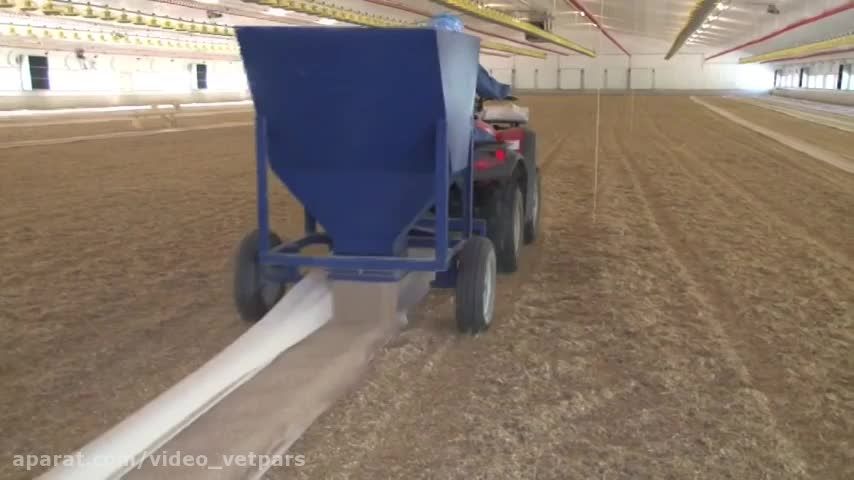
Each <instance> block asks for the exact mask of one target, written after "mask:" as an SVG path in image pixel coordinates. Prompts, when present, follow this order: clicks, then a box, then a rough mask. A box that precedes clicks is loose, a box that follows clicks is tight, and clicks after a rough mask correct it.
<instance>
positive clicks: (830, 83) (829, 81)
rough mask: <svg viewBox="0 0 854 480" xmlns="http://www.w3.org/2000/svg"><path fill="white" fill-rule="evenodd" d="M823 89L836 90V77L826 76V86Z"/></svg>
mask: <svg viewBox="0 0 854 480" xmlns="http://www.w3.org/2000/svg"><path fill="white" fill-rule="evenodd" d="M822 88H836V75H834V74H832V73H828V74H827V75H825V76H824V85H822Z"/></svg>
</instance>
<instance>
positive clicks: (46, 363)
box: [0, 96, 854, 480]
mask: <svg viewBox="0 0 854 480" xmlns="http://www.w3.org/2000/svg"><path fill="white" fill-rule="evenodd" d="M525 101H526V103H527V104H528V105H529V106H531V108H532V115H533V118H534V121H535V126H536V128H537V130H538V132H539V135H540V136H539V138H540V141H541V148H540V155H541V158H540V161H541V162H542V164H543V165H544V173H543V181H544V187H543V188H544V212H543V214H544V218H543V228H542V234H541V237H540V239H539V240H538V243H537V245H536V246H535V247H529V248H527V249H526V252H525V258H524V263H525V266H524V267H523V270H522V271H521V272H520V273H518V274H516V275H514V276H511V277H503V278H502V279H501V282H500V286H499V290H500V291H499V297H498V298H499V302H500V305H499V309H498V317H497V319H496V324H495V325H494V328H493V329H492V330H491V331H490V332H488V333H487V334H485V335H483V336H480V337H477V338H468V337H460V336H457V335H455V334H454V333H453V330H452V322H453V320H452V308H451V303H450V302H451V300H450V297H449V296H448V295H446V294H442V293H438V294H435V295H433V296H432V297H431V298H430V300H429V301H428V302H427V303H426V305H425V306H424V308H422V309H420V311H419V312H417V314H415V315H413V323H414V324H413V326H412V327H411V328H410V329H408V330H407V331H406V332H404V334H403V335H402V336H401V337H400V338H399V339H398V340H396V341H395V342H393V344H391V345H389V346H388V347H387V348H385V349H383V350H382V351H381V352H380V353H379V355H378V357H377V359H376V361H375V362H374V366H373V369H372V372H371V373H370V375H369V376H368V378H366V379H365V382H364V384H363V385H362V386H361V387H360V388H359V389H358V390H357V391H355V392H353V393H352V394H351V395H349V396H348V397H347V398H345V399H344V400H343V401H341V402H339V404H338V405H336V406H335V407H334V408H333V409H332V410H331V411H330V412H328V413H327V414H326V415H324V416H323V417H322V418H321V419H320V420H319V421H318V422H317V423H316V424H315V425H314V426H312V428H311V429H309V431H308V432H307V434H306V435H305V437H304V438H303V439H302V440H300V441H299V442H298V443H297V444H296V445H295V446H294V447H293V448H292V450H291V453H293V454H302V455H305V459H306V465H305V466H301V467H291V468H279V469H276V470H274V471H273V472H271V473H270V475H269V476H270V477H271V478H364V479H375V478H401V479H409V478H490V479H491V478H540V479H549V478H555V479H557V478H573V479H575V478H578V479H589V478H593V479H602V478H605V479H615V478H625V479H637V478H656V479H658V478H674V479H683V478H691V479H694V478H708V479H721V478H733V479H746V478H751V479H752V478H763V479H764V478H768V479H775V480H776V479H786V478H811V479H821V480H824V479H847V478H852V477H854V355H852V351H854V349H853V348H852V345H854V241H852V239H854V217H852V213H851V212H854V176H852V175H848V174H845V173H844V172H840V171H837V170H834V169H833V167H830V166H827V165H825V164H823V163H821V162H818V161H815V160H812V159H810V158H807V157H805V156H803V155H802V154H799V153H797V152H795V151H792V150H789V149H787V148H785V147H782V146H780V145H778V144H777V143H775V142H773V141H770V140H767V139H765V138H763V137H761V136H757V135H755V134H752V133H750V132H745V131H743V130H741V129H740V128H738V127H737V126H736V125H734V124H731V123H729V122H728V121H727V120H725V119H723V118H721V117H719V116H717V115H715V114H713V113H711V112H708V111H707V110H705V109H704V108H703V107H702V106H700V105H697V104H694V103H693V102H691V101H690V100H689V99H688V98H684V97H637V98H635V99H634V100H631V99H630V98H628V97H603V98H602V104H601V111H602V120H601V130H600V149H601V150H600V155H599V156H598V175H597V174H596V172H597V169H595V167H594V166H595V165H596V163H595V157H594V154H593V152H594V138H595V134H594V133H595V132H594V129H595V124H596V122H595V120H594V118H595V117H594V115H595V110H596V98H595V97H590V96H585V97H567V98H563V97H552V96H550V97H542V98H537V97H532V98H528V99H526V100H525ZM252 151H253V148H252V131H251V129H250V128H233V129H227V130H208V131H198V132H186V133H174V134H168V135H162V136H158V137H141V138H127V139H117V140H111V141H98V142H85V143H76V144H69V145H57V146H45V147H28V148H21V149H9V150H6V151H4V152H3V169H4V170H3V175H0V192H2V201H1V202H0V228H2V229H3V232H4V234H3V235H2V236H0V265H2V266H3V267H2V268H3V275H2V276H0V293H2V294H1V295H0V331H2V332H3V337H2V340H0V341H2V349H1V350H0V352H2V353H0V355H2V356H0V388H2V390H0V431H2V432H3V433H4V435H2V436H1V437H0V455H3V457H4V458H3V460H2V463H0V477H2V478H28V477H30V476H31V475H32V472H29V473H28V472H22V471H20V470H18V469H16V468H15V467H13V466H12V464H11V456H12V455H14V454H18V453H48V454H53V453H66V452H70V451H72V450H73V449H74V448H76V447H79V446H81V445H82V444H83V443H85V442H86V441H88V440H90V439H92V438H93V437H94V436H96V435H97V434H98V433H100V432H102V431H103V430H105V429H106V428H108V427H109V426H111V425H112V424H114V423H116V422H117V421H119V420H120V419H121V418H122V417H124V416H125V415H127V414H129V413H131V412H132V411H133V410H135V409H136V408H138V407H140V406H141V405H142V404H144V403H145V402H146V401H147V400H149V399H151V398H152V397H154V396H155V395H156V394H158V393H159V392H161V391H162V390H164V389H165V388H167V387H168V386H169V385H171V384H173V383H174V382H176V381H177V380H179V379H180V378H181V377H183V376H184V375H186V374H187V373H188V372H190V371H191V370H192V369H194V368H195V367H197V366H199V365H200V364H201V363H203V362H204V361H205V360H206V359H208V358H210V357H211V356H213V355H214V354H215V353H216V352H217V351H218V350H220V349H221V348H222V347H224V346H225V345H227V344H228V343H229V342H230V341H232V340H233V339H234V338H235V337H236V336H238V335H239V334H240V332H242V331H243V330H244V328H245V327H244V326H243V325H241V324H240V322H239V321H238V319H237V317H236V315H235V314H234V312H233V308H232V306H231V304H230V285H229V282H230V268H231V265H230V258H231V255H232V253H233V250H234V247H235V245H236V244H237V242H238V241H239V239H240V237H241V236H242V235H243V234H244V233H245V232H246V231H248V230H249V229H250V228H252V226H253V223H254V220H253V219H254V203H253V202H254V183H253V182H254V177H253V168H252V166H253V164H252ZM594 185H595V186H596V188H595V194H594ZM273 208H274V211H275V212H281V213H282V215H281V216H279V217H277V218H276V222H275V223H276V228H277V230H278V231H280V232H281V233H283V234H285V235H293V234H295V233H296V231H297V229H298V227H299V224H300V218H299V217H298V215H297V211H296V209H295V208H294V203H293V202H292V200H290V199H289V198H288V196H287V195H286V194H285V193H284V192H282V191H281V190H277V191H276V195H275V196H274V200H273Z"/></svg>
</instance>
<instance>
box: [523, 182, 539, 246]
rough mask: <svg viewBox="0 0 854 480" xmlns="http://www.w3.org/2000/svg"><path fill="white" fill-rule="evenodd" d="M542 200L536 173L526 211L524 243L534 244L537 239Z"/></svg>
mask: <svg viewBox="0 0 854 480" xmlns="http://www.w3.org/2000/svg"><path fill="white" fill-rule="evenodd" d="M541 200H542V192H541V191H540V174H539V172H537V177H536V178H535V179H534V191H533V192H531V206H530V208H529V209H528V211H529V213H528V217H529V218H528V220H526V221H525V243H526V244H527V243H534V241H535V240H536V239H537V234H538V233H539V230H540V206H541V205H540V201H541Z"/></svg>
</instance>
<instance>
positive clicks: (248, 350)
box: [40, 271, 332, 480]
mask: <svg viewBox="0 0 854 480" xmlns="http://www.w3.org/2000/svg"><path fill="white" fill-rule="evenodd" d="M331 318H332V292H331V288H330V283H329V281H328V280H327V277H326V275H325V274H324V273H323V272H318V271H315V272H312V273H310V274H309V275H308V276H306V277H305V278H304V279H303V280H302V281H300V282H299V283H297V284H296V285H295V286H294V287H293V288H292V289H291V290H290V291H288V293H287V294H286V295H285V297H284V298H283V299H282V300H281V301H280V302H279V303H278V304H276V306H275V307H273V309H272V310H271V311H270V312H269V313H268V314H267V315H266V316H265V317H264V318H262V319H261V320H260V321H259V322H258V323H257V324H255V325H254V326H253V327H252V328H250V329H249V330H248V331H247V332H246V333H244V334H243V335H242V336H241V337H240V338H238V339H237V341H235V342H234V343H232V344H231V345H229V346H228V347H226V348H225V350H223V351H222V352H221V353H220V354H219V355H217V356H216V357H214V358H213V359H211V360H210V361H208V362H207V363H206V364H204V365H203V366H202V367H201V368H199V369H198V370H196V371H195V372H193V373H191V374H190V375H189V376H187V377H186V378H184V379H183V380H181V381H180V382H179V383H177V384H176V385H175V386H173V387H172V388H170V389H169V390H167V391H166V392H164V393H163V394H161V395H160V396H159V397H157V398H155V399H154V400H153V401H151V402H150V403H148V404H147V405H145V406H144V407H142V408H141V409H139V410H137V411H136V412H135V413H133V414H132V415H131V416H130V417H128V418H126V419H125V420H124V421H122V422H121V423H119V424H118V425H116V426H115V427H113V428H112V429H110V430H108V431H107V432H106V433H104V434H103V435H101V436H100V437H98V438H97V439H95V440H94V441H92V442H90V443H89V444H88V445H86V446H84V447H83V448H82V449H80V450H79V451H78V452H76V453H75V454H74V455H73V457H74V458H75V459H76V461H75V462H73V464H72V465H65V464H63V465H60V466H57V467H55V468H54V469H53V470H50V471H48V472H47V473H45V474H44V475H42V476H41V477H40V478H44V479H46V480H49V479H63V480H77V479H79V480H101V479H115V478H120V477H121V476H122V475H124V474H125V473H126V472H128V471H130V470H131V469H132V468H134V467H135V466H136V465H139V464H140V463H141V462H142V461H143V460H144V459H145V458H146V457H147V456H148V455H150V454H154V453H156V450H157V449H158V448H160V447H161V446H163V445H164V444H165V443H166V442H167V441H169V440H170V439H171V438H172V437H174V436H175V435H176V434H177V433H178V432H180V431H181V430H182V429H183V428H185V427H186V426H187V425H189V424H190V423H192V422H193V421H194V420H195V419H196V418H198V417H199V416H201V415H202V414H203V413H205V412H206V411H208V410H209V409H210V408H211V407H212V406H213V405H215V404H216V403H217V402H218V401H219V400H221V399H222V398H223V397H224V396H225V395H227V394H228V393H230V392H232V391H233V390H234V389H236V388H237V387H239V386H240V385H242V384H243V383H245V382H246V381H247V380H249V379H250V378H252V377H253V376H254V375H255V374H256V373H258V372H259V371H260V370H261V369H263V368H264V367H266V366H267V365H269V364H270V363H271V362H272V361H273V360H274V359H275V358H276V357H278V356H279V355H280V354H281V353H282V352H283V351H285V350H287V349H288V348H290V347H292V346H293V345H296V344H297V343H299V342H300V341H302V340H303V339H305V338H306V337H308V336H309V335H311V334H312V333H314V332H315V331H316V330H317V329H319V328H320V327H322V326H323V325H324V324H326V323H328V322H329V320H330V319H331Z"/></svg>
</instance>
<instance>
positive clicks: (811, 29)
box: [0, 0, 854, 55]
mask: <svg viewBox="0 0 854 480" xmlns="http://www.w3.org/2000/svg"><path fill="white" fill-rule="evenodd" d="M15 1H17V2H19V3H20V2H23V1H26V0H15ZM33 1H34V3H35V4H36V5H39V6H43V5H44V4H45V3H46V2H48V1H49V0H33ZM90 1H91V0H90ZM310 1H311V0H306V2H310ZM326 2H327V3H329V4H332V5H335V6H338V7H345V8H349V9H352V10H355V11H361V12H366V13H371V14H376V15H380V16H384V17H388V18H390V19H394V20H398V21H403V22H407V23H416V22H422V21H424V20H426V17H427V16H429V15H432V14H435V13H438V12H441V11H445V10H447V9H446V8H444V7H442V6H440V5H438V4H437V3H436V2H433V1H430V0H326ZM55 3H56V4H57V5H60V6H62V5H68V3H66V2H61V1H59V0H57V1H56V2H55ZM91 3H92V5H93V6H103V5H108V6H109V7H110V8H111V9H114V10H115V11H117V12H119V11H121V9H125V10H126V11H127V12H128V13H133V12H143V13H146V14H149V13H153V14H157V15H163V16H168V17H171V18H175V19H183V20H190V21H195V22H217V23H220V24H226V25H235V26H239V25H249V24H254V25H258V24H290V25H312V24H318V23H323V22H324V21H323V20H320V19H319V18H317V17H313V16H311V15H307V14H300V13H294V12H287V11H285V10H282V9H276V8H270V7H269V6H267V5H262V4H258V3H248V2H244V1H241V0H95V1H91ZM481 3H482V4H484V5H485V6H486V7H489V8H493V9H497V10H502V11H504V12H506V13H508V14H510V15H513V16H515V17H517V18H520V19H537V18H540V17H542V16H545V17H547V18H549V19H550V21H551V22H552V23H553V26H554V29H555V31H557V32H559V33H560V34H561V35H563V36H565V37H567V38H569V39H570V40H573V41H575V42H577V43H580V44H581V45H582V46H585V47H588V48H595V47H596V46H597V45H602V42H604V43H605V44H608V43H609V41H610V43H613V44H614V45H618V44H625V46H626V50H627V51H629V52H631V51H632V49H633V48H634V49H635V53H653V52H648V51H647V52H639V51H638V49H640V47H639V46H638V45H637V42H636V41H635V39H637V38H638V37H640V38H646V39H650V40H651V41H655V42H657V43H655V45H657V46H656V47H655V48H656V49H659V48H660V46H664V48H665V49H666V46H669V45H670V44H671V43H672V42H673V41H674V39H675V38H676V36H677V34H678V33H679V31H680V30H681V29H682V28H683V27H684V26H685V24H686V21H687V20H688V18H689V15H690V13H691V11H692V9H693V7H694V5H695V4H696V0H482V2H481ZM722 3H726V8H721V9H718V10H716V11H715V13H714V15H713V16H712V19H711V20H710V21H709V22H708V24H707V25H706V26H705V28H703V31H702V32H701V33H698V34H697V35H695V36H694V37H693V38H692V39H691V40H690V41H689V42H688V43H687V44H686V45H685V47H684V48H685V49H689V50H691V51H701V52H703V53H706V54H707V55H712V54H714V53H717V52H721V51H725V50H727V49H730V48H732V47H736V46H739V45H742V44H744V43H746V42H749V41H751V40H754V39H756V38H759V37H762V36H763V35H766V34H768V33H770V32H774V31H776V30H779V29H781V28H783V27H785V26H787V25H790V24H792V23H793V22H796V21H798V20H802V19H804V18H809V17H812V16H815V15H818V14H820V13H821V12H823V11H826V10H828V9H832V8H838V7H839V6H840V5H852V6H854V1H852V0H774V1H768V0H763V1H751V0H722ZM74 4H75V5H77V6H78V8H83V6H85V5H86V1H85V0H83V1H80V2H74ZM585 12H586V13H585ZM769 12H773V13H769ZM0 17H3V18H6V19H8V18H13V19H15V21H17V20H22V19H23V20H27V21H35V22H38V21H41V20H44V21H51V22H53V23H62V24H73V25H99V24H100V25H102V26H110V27H114V28H118V27H120V28H124V29H135V30H145V29H146V27H145V26H139V25H132V24H124V25H117V24H116V22H115V21H113V22H103V21H101V20H100V19H85V18H82V17H63V18H59V17H46V16H44V15H42V14H41V11H40V10H35V11H31V12H20V11H14V9H3V10H0ZM464 17H465V21H466V25H467V27H468V28H470V29H471V30H473V33H475V34H477V35H480V36H481V37H483V38H488V39H490V40H492V41H498V42H503V43H508V44H511V45H513V46H515V47H520V48H533V49H536V50H538V51H539V52H550V53H561V54H569V53H571V52H570V51H569V50H567V49H566V48H563V47H559V46H556V45H551V44H548V43H541V42H531V41H529V40H526V39H525V35H524V34H523V33H521V32H519V31H516V30H513V29H510V28H507V27H504V26H500V25H496V24H494V23H490V22H489V21H485V20H480V19H477V18H475V17H472V16H464ZM591 17H592V18H591ZM326 23H329V22H328V21H326ZM594 23H596V24H598V25H599V26H601V30H597V28H598V26H597V25H594ZM852 30H854V8H852V9H850V10H848V11H845V12H841V13H839V14H838V15H834V16H832V17H829V18H827V19H824V20H822V21H819V22H815V23H812V24H810V25H808V26H804V27H800V28H797V29H793V30H792V31H790V32H787V33H786V34H783V35H779V36H776V37H774V38H771V39H768V40H766V41H764V42H761V43H757V44H753V45H750V46H749V47H747V48H746V49H745V50H746V51H747V52H749V53H751V54H761V53H766V52H769V51H774V50H778V49H782V48H789V47H792V46H797V45H801V44H804V43H810V42H815V41H819V40H825V39H828V38H831V37H834V36H837V35H841V34H845V33H850V32H851V31H852ZM598 31H601V32H603V33H605V34H606V35H608V36H610V38H608V39H607V40H602V39H601V38H600V39H596V41H595V42H594V41H592V40H591V38H596V36H597V33H596V32H598ZM0 33H2V32H0ZM654 53H663V52H654Z"/></svg>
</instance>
